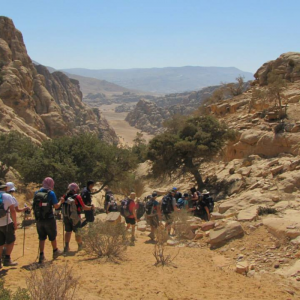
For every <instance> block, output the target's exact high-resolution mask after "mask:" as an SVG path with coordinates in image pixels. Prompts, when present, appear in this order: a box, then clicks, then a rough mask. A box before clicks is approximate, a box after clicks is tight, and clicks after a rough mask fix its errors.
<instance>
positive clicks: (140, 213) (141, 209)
mask: <svg viewBox="0 0 300 300" xmlns="http://www.w3.org/2000/svg"><path fill="white" fill-rule="evenodd" d="M137 204H138V208H137V210H136V217H137V218H138V219H140V218H141V217H142V216H143V215H144V213H145V211H146V208H145V203H143V202H141V201H139V202H138V203H137Z"/></svg>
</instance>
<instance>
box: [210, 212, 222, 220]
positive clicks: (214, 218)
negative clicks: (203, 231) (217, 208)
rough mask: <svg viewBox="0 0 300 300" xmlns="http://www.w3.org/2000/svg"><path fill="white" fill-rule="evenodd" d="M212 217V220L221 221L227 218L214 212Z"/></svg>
mask: <svg viewBox="0 0 300 300" xmlns="http://www.w3.org/2000/svg"><path fill="white" fill-rule="evenodd" d="M210 216H211V219H212V220H220V219H224V218H225V216H224V215H222V214H220V213H218V212H213V213H211V214H210Z"/></svg>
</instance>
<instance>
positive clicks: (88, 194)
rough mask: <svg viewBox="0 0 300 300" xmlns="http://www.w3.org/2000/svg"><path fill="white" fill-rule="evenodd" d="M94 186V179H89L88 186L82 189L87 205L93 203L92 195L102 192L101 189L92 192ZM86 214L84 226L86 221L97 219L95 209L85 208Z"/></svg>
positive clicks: (83, 198)
mask: <svg viewBox="0 0 300 300" xmlns="http://www.w3.org/2000/svg"><path fill="white" fill-rule="evenodd" d="M94 186H95V182H94V181H93V180H89V181H88V182H87V184H86V187H84V188H83V190H82V191H81V198H82V200H83V202H84V204H85V205H87V206H90V205H92V195H95V194H97V193H99V192H100V189H99V190H98V191H96V192H92V191H93V187H94ZM84 215H85V221H84V223H83V224H82V227H83V226H84V225H86V223H92V222H94V221H95V217H94V211H93V210H85V211H84Z"/></svg>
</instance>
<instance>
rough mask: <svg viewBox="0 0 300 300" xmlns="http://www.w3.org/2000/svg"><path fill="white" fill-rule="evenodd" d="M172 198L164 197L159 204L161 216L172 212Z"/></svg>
mask: <svg viewBox="0 0 300 300" xmlns="http://www.w3.org/2000/svg"><path fill="white" fill-rule="evenodd" d="M172 202H173V199H172V196H170V195H166V196H164V197H163V199H162V202H161V210H162V212H163V214H170V213H172V212H173V211H174V207H173V203H172Z"/></svg>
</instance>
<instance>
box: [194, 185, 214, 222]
mask: <svg viewBox="0 0 300 300" xmlns="http://www.w3.org/2000/svg"><path fill="white" fill-rule="evenodd" d="M204 191H205V192H207V191H206V190H204ZM193 211H194V216H195V217H198V218H201V219H202V220H205V221H209V220H210V212H209V205H208V201H206V199H205V198H204V197H203V196H202V197H199V200H198V201H197V202H196V206H195V207H194V208H193Z"/></svg>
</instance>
